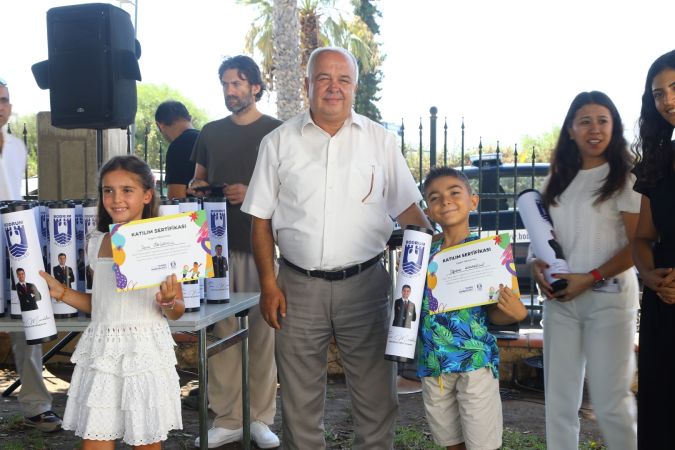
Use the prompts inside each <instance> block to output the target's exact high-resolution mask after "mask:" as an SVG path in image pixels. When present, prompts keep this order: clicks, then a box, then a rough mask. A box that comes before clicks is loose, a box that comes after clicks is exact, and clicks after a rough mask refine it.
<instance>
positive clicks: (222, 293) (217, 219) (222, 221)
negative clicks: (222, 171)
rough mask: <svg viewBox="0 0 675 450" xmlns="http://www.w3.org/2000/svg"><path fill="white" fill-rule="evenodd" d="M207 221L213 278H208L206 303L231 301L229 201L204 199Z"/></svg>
mask: <svg viewBox="0 0 675 450" xmlns="http://www.w3.org/2000/svg"><path fill="white" fill-rule="evenodd" d="M204 210H205V211H206V220H208V224H209V240H210V241H211V257H212V260H213V277H212V278H207V279H206V281H205V284H206V303H227V302H229V301H230V271H229V253H228V245H227V201H226V200H225V198H223V197H209V198H206V199H204Z"/></svg>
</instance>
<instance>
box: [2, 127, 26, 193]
mask: <svg viewBox="0 0 675 450" xmlns="http://www.w3.org/2000/svg"><path fill="white" fill-rule="evenodd" d="M0 133H2V134H3V136H4V138H5V139H4V142H5V144H4V145H3V147H2V154H0V178H2V180H0V200H21V180H22V179H23V176H24V173H25V170H26V147H25V146H24V145H23V142H22V141H21V140H20V139H18V138H16V137H14V136H12V135H11V134H7V133H6V132H5V130H0Z"/></svg>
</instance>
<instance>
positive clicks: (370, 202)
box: [241, 111, 422, 270]
mask: <svg viewBox="0 0 675 450" xmlns="http://www.w3.org/2000/svg"><path fill="white" fill-rule="evenodd" d="M421 198H422V196H421V195H420V192H419V191H418V189H417V186H416V184H415V180H414V179H413V177H412V174H411V173H410V170H409V169H408V166H407V164H406V162H405V159H404V158H403V156H402V155H401V152H400V149H399V148H398V146H397V144H396V138H395V136H394V135H393V134H391V133H389V132H387V131H386V130H385V129H384V128H383V127H382V126H380V125H379V124H377V123H375V122H373V121H371V120H370V119H368V118H366V117H364V116H361V115H359V114H356V113H355V112H353V111H352V116H351V118H349V119H347V121H345V123H344V124H343V126H342V128H341V129H340V130H339V131H338V132H337V133H336V134H335V136H330V135H329V134H328V133H327V132H325V131H324V130H322V129H321V128H319V127H318V126H317V125H316V124H315V123H314V122H313V121H312V118H311V116H310V114H309V112H305V113H303V114H300V115H297V116H295V117H293V118H292V119H289V120H288V121H287V122H285V123H284V124H283V125H281V126H280V127H279V128H277V129H275V130H274V131H272V132H271V133H270V134H268V135H267V136H265V138H263V140H262V142H261V143H260V151H259V153H258V160H257V162H256V166H255V170H254V172H253V178H252V179H251V183H250V185H249V187H248V191H247V193H246V198H245V200H244V203H243V204H242V207H241V209H242V211H244V212H246V213H249V214H251V215H252V216H255V217H258V218H260V219H271V220H272V230H273V233H274V239H275V241H276V243H277V245H278V246H279V248H280V250H281V254H282V256H283V257H284V258H286V259H288V260H289V261H290V262H292V263H293V264H296V265H298V266H300V267H302V268H304V269H308V270H332V269H337V268H341V267H348V266H351V265H354V264H359V263H362V262H364V261H367V260H368V259H370V258H372V257H373V256H375V255H377V254H378V253H379V252H381V251H382V250H383V249H384V247H385V245H386V242H387V240H388V239H389V237H390V235H391V232H392V230H393V228H394V223H393V219H392V218H396V217H398V216H399V215H400V214H401V213H402V212H403V211H405V210H406V209H407V208H408V207H410V205H412V204H413V203H417V202H418V201H420V200H421Z"/></svg>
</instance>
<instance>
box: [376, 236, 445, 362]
mask: <svg viewBox="0 0 675 450" xmlns="http://www.w3.org/2000/svg"><path fill="white" fill-rule="evenodd" d="M432 236H433V231H431V230H429V229H428V228H422V227H418V226H415V225H408V226H407V227H406V229H405V231H404V232H403V242H402V243H401V260H400V262H399V265H398V274H397V277H396V290H395V291H394V299H395V300H394V304H393V307H392V313H391V316H390V319H391V324H390V325H389V335H388V336H387V348H386V350H385V355H384V357H385V359H388V360H391V361H398V362H412V361H413V360H414V359H415V347H416V343H417V329H418V328H419V324H420V312H421V310H422V298H423V296H424V286H425V282H426V279H427V266H428V264H429V252H430V249H431V238H432Z"/></svg>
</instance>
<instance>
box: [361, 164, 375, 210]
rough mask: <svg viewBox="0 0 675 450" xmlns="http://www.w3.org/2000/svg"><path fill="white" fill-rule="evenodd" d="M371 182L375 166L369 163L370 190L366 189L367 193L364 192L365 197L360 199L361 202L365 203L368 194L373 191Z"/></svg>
mask: <svg viewBox="0 0 675 450" xmlns="http://www.w3.org/2000/svg"><path fill="white" fill-rule="evenodd" d="M373 184H375V166H374V165H371V166H370V190H368V193H367V194H366V196H365V197H363V198H362V199H361V203H365V202H366V200H367V199H368V197H370V194H372V193H373Z"/></svg>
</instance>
